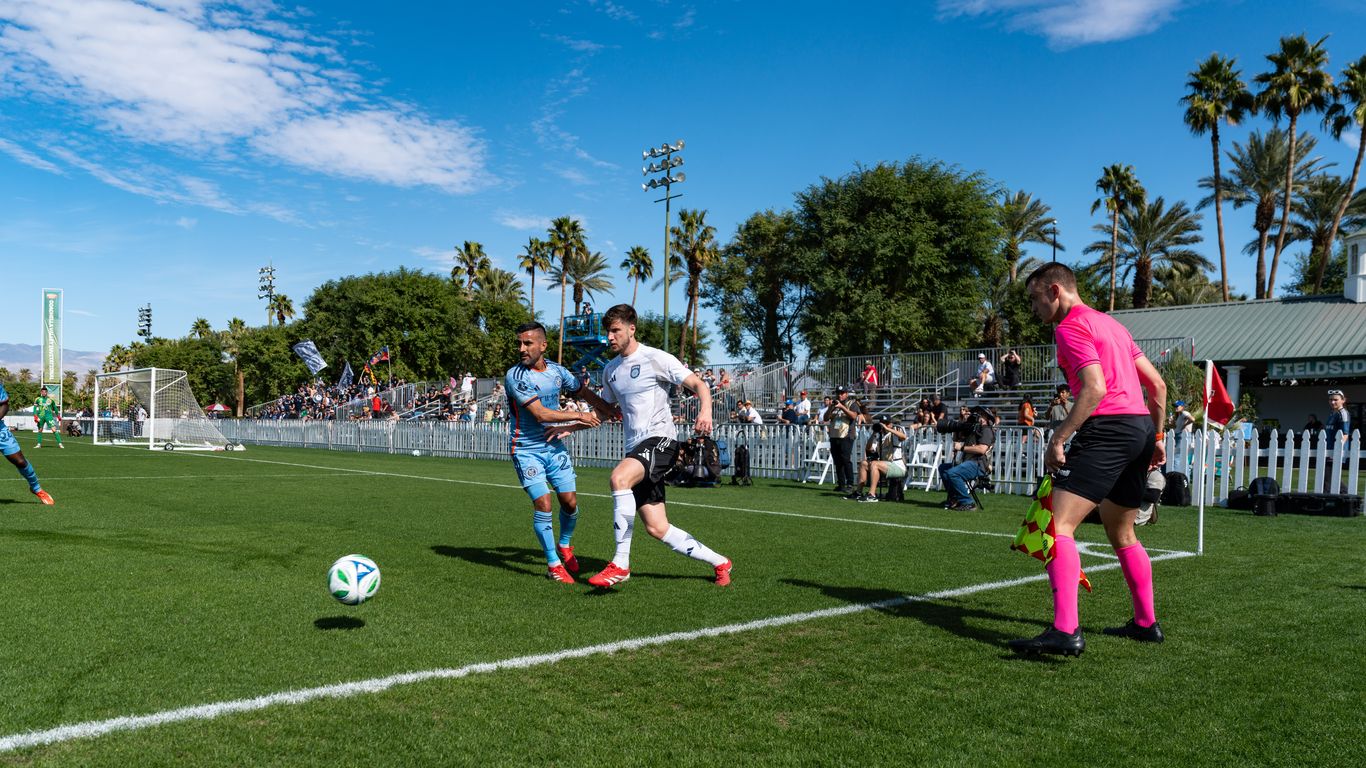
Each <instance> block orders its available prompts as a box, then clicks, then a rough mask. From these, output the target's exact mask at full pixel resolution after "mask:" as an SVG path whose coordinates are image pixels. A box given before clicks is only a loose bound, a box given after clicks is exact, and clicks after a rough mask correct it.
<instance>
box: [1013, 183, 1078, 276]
mask: <svg viewBox="0 0 1366 768" xmlns="http://www.w3.org/2000/svg"><path fill="white" fill-rule="evenodd" d="M1051 210H1052V209H1051V208H1049V207H1048V206H1047V205H1046V204H1044V202H1043V201H1042V200H1035V199H1034V197H1033V196H1032V195H1030V194H1029V193H1028V192H1025V191H1023V190H1016V191H1015V192H1014V193H1011V192H1010V191H1009V190H1007V191H1005V192H1004V193H1002V196H1001V205H1000V207H999V208H997V222H998V223H999V224H1000V225H1001V256H1002V257H1003V258H1005V260H1006V266H1007V267H1008V268H1009V270H1010V273H1009V282H1012V283H1013V282H1015V281H1016V280H1017V279H1019V276H1020V274H1022V273H1024V274H1028V273H1029V272H1030V271H1031V269H1032V268H1033V267H1037V266H1039V262H1038V260H1037V259H1030V258H1029V257H1027V256H1025V253H1024V247H1025V246H1026V245H1028V244H1029V243H1038V244H1040V245H1046V246H1049V247H1051V248H1056V249H1057V250H1059V251H1065V250H1067V249H1066V248H1064V247H1063V246H1062V244H1061V243H1059V242H1058V240H1057V220H1056V219H1054V218H1053V217H1052V216H1050V215H1049V213H1050V212H1051Z"/></svg>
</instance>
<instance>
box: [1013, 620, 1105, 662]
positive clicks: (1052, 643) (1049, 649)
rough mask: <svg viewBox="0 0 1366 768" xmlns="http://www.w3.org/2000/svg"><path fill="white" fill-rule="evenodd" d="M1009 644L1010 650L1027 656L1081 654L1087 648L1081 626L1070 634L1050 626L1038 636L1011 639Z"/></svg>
mask: <svg viewBox="0 0 1366 768" xmlns="http://www.w3.org/2000/svg"><path fill="white" fill-rule="evenodd" d="M1007 645H1009V646H1010V650H1012V651H1015V652H1016V653H1020V654H1024V655H1025V656H1038V655H1039V654H1041V653H1052V654H1057V655H1059V656H1080V655H1081V652H1082V651H1084V650H1086V638H1084V637H1082V636H1081V629H1080V628H1078V629H1077V631H1076V632H1073V633H1072V634H1070V635H1069V634H1068V633H1066V632H1063V631H1062V630H1061V629H1058V628H1056V627H1049V628H1048V629H1046V630H1044V632H1043V634H1041V635H1039V636H1038V637H1030V638H1026V639H1023V640H1011V641H1010V642H1008V643H1007Z"/></svg>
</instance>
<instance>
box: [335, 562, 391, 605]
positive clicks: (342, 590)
mask: <svg viewBox="0 0 1366 768" xmlns="http://www.w3.org/2000/svg"><path fill="white" fill-rule="evenodd" d="M327 591H328V592H331V593H332V596H333V597H335V598H337V602H340V603H345V604H346V605H360V604H361V603H363V602H365V601H366V600H369V599H370V598H372V597H374V596H375V593H376V592H378V591H379V566H378V565H375V561H374V560H371V559H370V558H368V557H366V556H364V555H347V556H346V557H342V558H339V559H338V560H337V562H335V563H333V564H332V567H331V568H330V569H328V571H327Z"/></svg>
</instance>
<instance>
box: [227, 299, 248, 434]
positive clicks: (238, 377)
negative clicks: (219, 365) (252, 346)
mask: <svg viewBox="0 0 1366 768" xmlns="http://www.w3.org/2000/svg"><path fill="white" fill-rule="evenodd" d="M246 334H247V323H246V321H245V320H243V319H242V318H240V317H234V318H233V319H231V320H229V321H228V329H227V330H226V331H223V351H224V352H226V353H227V355H228V357H230V358H232V373H233V381H234V382H236V390H235V392H234V394H235V395H236V399H237V403H236V408H235V409H234V410H233V413H235V414H236V415H237V418H239V419H240V418H242V413H243V411H244V410H245V409H246V405H247V403H246V392H247V389H246V381H245V377H244V376H243V374H242V360H241V357H242V337H243V336H245V335H246Z"/></svg>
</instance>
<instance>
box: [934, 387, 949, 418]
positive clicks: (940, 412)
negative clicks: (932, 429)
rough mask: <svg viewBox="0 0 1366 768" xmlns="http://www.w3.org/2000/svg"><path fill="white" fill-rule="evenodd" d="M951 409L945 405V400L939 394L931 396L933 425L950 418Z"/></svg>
mask: <svg viewBox="0 0 1366 768" xmlns="http://www.w3.org/2000/svg"><path fill="white" fill-rule="evenodd" d="M948 415H949V407H948V406H947V405H944V401H943V399H941V398H940V397H939V395H938V394H933V395H930V417H931V423H934V424H938V423H939V422H941V421H943V420H944V419H946V418H948Z"/></svg>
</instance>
